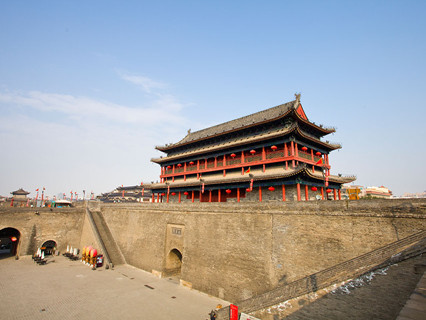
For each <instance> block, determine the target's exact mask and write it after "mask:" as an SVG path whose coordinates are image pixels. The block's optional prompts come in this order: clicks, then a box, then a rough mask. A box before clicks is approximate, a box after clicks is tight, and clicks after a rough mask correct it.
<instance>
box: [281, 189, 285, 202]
mask: <svg viewBox="0 0 426 320" xmlns="http://www.w3.org/2000/svg"><path fill="white" fill-rule="evenodd" d="M282 188H283V201H285V185H282Z"/></svg>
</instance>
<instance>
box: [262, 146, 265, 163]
mask: <svg viewBox="0 0 426 320" xmlns="http://www.w3.org/2000/svg"><path fill="white" fill-rule="evenodd" d="M265 159H266V154H265V147H262V160H265Z"/></svg>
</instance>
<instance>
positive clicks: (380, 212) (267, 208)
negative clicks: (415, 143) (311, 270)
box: [101, 199, 426, 219]
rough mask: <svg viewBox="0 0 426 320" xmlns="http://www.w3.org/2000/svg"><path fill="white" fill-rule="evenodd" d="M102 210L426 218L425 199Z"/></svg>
mask: <svg viewBox="0 0 426 320" xmlns="http://www.w3.org/2000/svg"><path fill="white" fill-rule="evenodd" d="M101 208H109V209H113V208H116V209H119V208H127V209H129V210H142V211H145V210H146V211H150V212H153V211H154V212H155V211H161V212H168V211H172V212H180V213H185V212H187V213H192V214H195V213H230V212H235V213H250V214H282V215H324V216H363V217H391V218H418V219H425V218H426V199H390V200H381V199H377V200H342V201H306V202H305V201H302V202H288V203H283V202H269V203H268V202H263V203H259V202H251V203H247V202H246V203H180V204H179V203H178V204H176V203H113V204H111V203H106V204H101Z"/></svg>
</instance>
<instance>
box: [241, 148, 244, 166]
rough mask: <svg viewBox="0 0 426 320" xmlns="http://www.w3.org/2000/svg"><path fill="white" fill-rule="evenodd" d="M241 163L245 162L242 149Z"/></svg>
mask: <svg viewBox="0 0 426 320" xmlns="http://www.w3.org/2000/svg"><path fill="white" fill-rule="evenodd" d="M241 163H244V151H241Z"/></svg>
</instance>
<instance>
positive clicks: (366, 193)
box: [362, 186, 392, 199]
mask: <svg viewBox="0 0 426 320" xmlns="http://www.w3.org/2000/svg"><path fill="white" fill-rule="evenodd" d="M362 197H366V198H383V199H390V198H391V197H392V191H390V190H389V189H388V188H386V187H384V186H381V187H367V188H365V190H363V192H362Z"/></svg>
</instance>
